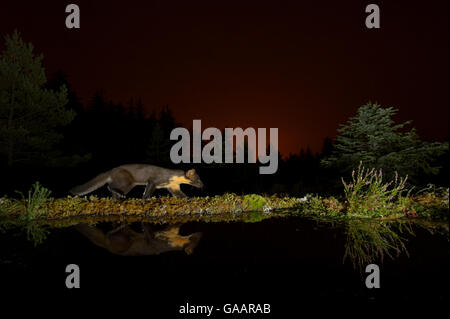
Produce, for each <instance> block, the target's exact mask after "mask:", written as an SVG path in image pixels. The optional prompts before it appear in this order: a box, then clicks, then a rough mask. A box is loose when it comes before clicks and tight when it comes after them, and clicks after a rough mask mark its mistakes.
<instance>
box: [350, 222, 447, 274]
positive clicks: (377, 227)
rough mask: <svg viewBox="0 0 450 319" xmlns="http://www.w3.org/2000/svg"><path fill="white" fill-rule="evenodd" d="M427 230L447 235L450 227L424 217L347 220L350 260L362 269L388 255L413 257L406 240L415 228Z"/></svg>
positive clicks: (381, 260) (354, 265) (390, 256)
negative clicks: (388, 219) (423, 218)
mask: <svg viewBox="0 0 450 319" xmlns="http://www.w3.org/2000/svg"><path fill="white" fill-rule="evenodd" d="M418 227H420V228H423V229H426V230H427V231H429V232H430V233H431V234H445V235H447V236H448V227H446V225H444V224H442V223H433V222H424V221H420V220H395V221H393V220H390V221H387V220H367V219H364V220H361V219H352V220H348V221H346V222H345V233H346V243H345V252H344V258H343V261H344V262H345V260H347V259H348V260H350V262H351V263H352V265H353V267H354V268H357V269H359V270H360V271H362V270H364V268H365V266H367V265H368V264H372V263H382V262H383V260H384V258H385V256H387V257H389V258H391V259H395V258H398V257H399V256H400V255H401V254H402V253H404V254H405V255H406V256H408V257H409V254H408V250H407V247H406V243H407V241H408V237H410V236H415V232H414V229H417V228H418Z"/></svg>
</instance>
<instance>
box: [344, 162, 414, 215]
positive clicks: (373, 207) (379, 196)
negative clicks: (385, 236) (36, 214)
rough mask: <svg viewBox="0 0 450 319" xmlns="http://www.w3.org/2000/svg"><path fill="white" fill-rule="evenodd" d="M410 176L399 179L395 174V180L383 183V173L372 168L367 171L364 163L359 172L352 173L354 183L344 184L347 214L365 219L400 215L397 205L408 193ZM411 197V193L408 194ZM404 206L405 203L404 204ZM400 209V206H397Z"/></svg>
mask: <svg viewBox="0 0 450 319" xmlns="http://www.w3.org/2000/svg"><path fill="white" fill-rule="evenodd" d="M407 179H408V176H406V177H404V178H402V177H399V176H398V174H397V172H396V173H395V179H394V180H393V181H390V182H387V183H385V182H383V172H382V170H381V169H380V170H379V171H377V170H375V168H372V169H371V170H369V169H366V168H365V167H364V166H363V165H362V163H360V164H359V167H358V170H357V171H356V172H355V171H353V172H352V181H351V182H350V183H346V182H345V181H344V179H343V178H342V183H343V184H344V192H345V199H346V204H347V214H348V215H353V216H364V217H385V216H389V215H392V214H395V213H398V209H396V203H398V202H399V200H401V198H402V193H403V192H405V191H406V189H405V183H406V181H407ZM408 195H409V193H408ZM403 204H404V203H403ZM397 208H398V205H397Z"/></svg>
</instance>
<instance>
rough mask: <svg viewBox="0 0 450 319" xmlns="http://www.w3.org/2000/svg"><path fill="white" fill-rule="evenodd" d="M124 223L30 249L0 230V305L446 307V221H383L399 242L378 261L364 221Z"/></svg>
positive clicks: (62, 232) (29, 243)
mask: <svg viewBox="0 0 450 319" xmlns="http://www.w3.org/2000/svg"><path fill="white" fill-rule="evenodd" d="M125 224H128V223H127V222H125V223H124V222H122V223H117V222H116V223H114V224H113V223H111V222H108V223H107V222H103V223H102V222H99V223H97V224H96V225H94V226H93V225H91V226H89V225H88V224H86V223H79V224H78V225H75V226H71V227H65V228H50V229H49V231H50V232H49V234H48V235H47V238H46V239H45V240H44V241H43V243H41V244H38V245H36V246H35V243H34V242H33V240H29V239H27V236H26V234H25V231H24V230H20V229H19V228H10V229H7V230H4V231H3V233H2V234H1V235H0V236H1V239H0V243H1V260H0V276H1V277H0V280H1V287H2V290H3V291H7V292H8V298H6V299H5V298H3V299H2V301H3V302H4V305H5V304H8V303H9V302H10V301H13V300H15V301H17V300H33V301H35V302H36V304H39V305H41V306H42V305H44V304H45V305H48V306H49V307H53V306H55V305H58V306H63V307H68V308H67V309H79V307H81V306H83V305H86V304H90V305H91V306H92V305H97V306H100V308H101V307H103V306H101V305H107V309H108V310H109V311H112V312H114V311H115V310H114V309H122V310H123V307H125V305H127V306H126V307H130V302H131V305H133V308H144V309H145V312H146V313H148V316H146V317H151V316H150V314H156V313H159V316H157V318H206V315H204V314H203V315H185V316H181V315H179V314H178V311H179V307H180V306H181V305H185V304H186V303H189V304H193V305H210V304H211V305H216V306H217V307H222V306H223V305H224V304H226V303H231V304H234V303H238V304H242V303H245V304H248V303H255V304H258V303H259V304H263V303H269V304H271V313H270V314H265V315H261V314H260V315H259V317H261V318H287V316H288V314H295V313H299V312H300V309H301V308H302V307H308V306H309V307H312V306H311V305H312V304H314V305H318V306H317V307H316V306H314V307H316V308H315V309H316V311H317V312H318V313H321V312H322V311H330V310H332V309H330V307H338V308H339V307H341V306H342V307H344V308H343V309H345V307H349V308H354V307H355V306H356V305H363V306H367V307H369V308H373V307H379V306H383V305H390V306H392V305H393V306H396V307H398V308H400V309H401V308H407V309H409V308H410V307H413V306H417V304H421V305H424V306H426V307H428V306H431V308H430V309H435V308H434V306H436V305H445V304H447V303H448V301H449V291H448V284H449V269H450V268H449V245H448V227H447V232H446V231H445V225H444V227H443V228H442V227H434V228H432V229H431V230H430V229H428V228H426V227H423V225H420V224H416V223H410V222H409V221H406V222H405V225H403V226H402V227H401V228H400V230H402V232H400V230H399V229H398V227H397V225H396V224H395V223H394V224H389V223H388V224H389V226H388V227H389V229H390V231H391V230H393V231H394V230H395V234H400V235H401V238H402V239H401V241H400V242H402V243H404V245H405V246H404V248H403V249H400V254H399V255H398V256H397V254H396V253H395V249H398V247H399V242H392V248H390V249H388V250H386V251H385V252H390V253H391V254H392V257H389V256H388V255H387V254H386V253H384V254H381V255H383V256H384V257H383V261H382V260H381V255H377V254H376V252H377V247H378V246H377V243H374V242H372V243H368V242H370V241H371V240H372V241H375V240H376V239H374V238H375V237H376V236H375V237H373V236H370V235H367V233H365V232H368V231H369V232H370V231H371V230H373V229H374V228H376V227H379V226H373V225H369V229H370V230H368V229H364V226H362V227H363V228H362V230H360V228H359V227H360V226H358V225H359V224H358V225H356V224H353V225H350V224H348V223H332V222H326V221H316V220H312V219H309V218H304V217H295V216H290V217H283V218H269V219H265V220H262V221H259V222H253V223H244V222H215V223H212V222H210V223H207V222H202V221H196V222H187V223H184V224H177V225H168V224H162V225H154V224H151V223H148V224H143V225H144V228H145V229H144V228H143V225H142V223H139V222H136V223H131V224H129V225H127V226H125ZM364 225H367V223H366V224H364ZM385 226H386V224H383V225H382V226H380V227H385ZM355 227H356V228H357V230H356V233H357V234H359V235H361V234H363V237H362V238H364V240H363V242H359V243H358V242H357V241H355V239H354V238H355V236H353V235H354V234H355ZM405 227H406V229H407V231H405ZM383 229H384V228H383ZM442 229H444V231H442ZM178 231H179V232H178ZM108 232H109V233H108ZM380 232H382V231H380ZM378 233H379V232H377V234H378ZM193 234H194V235H193ZM352 234H353V235H352ZM146 236H149V237H146ZM356 237H358V236H356ZM385 237H386V236H385ZM387 237H389V236H387ZM358 238H359V237H358ZM367 244H368V245H367ZM355 247H356V249H355ZM361 247H369V248H367V249H366V250H365V251H368V252H369V254H368V256H367V255H366V256H365V257H363V258H361V256H360V255H359V256H358V254H357V253H356V255H355V253H353V254H351V253H350V255H347V257H346V259H345V262H343V257H344V255H345V254H346V250H347V252H348V251H349V249H350V248H353V250H352V251H358V249H360V248H361ZM350 250H351V249H350ZM362 250H363V251H364V248H363V249H362ZM127 254H138V255H139V254H140V255H142V254H143V256H124V255H127ZM358 260H359V261H360V262H361V264H362V265H365V264H367V263H371V262H372V263H375V264H377V265H379V266H380V275H381V276H380V278H381V281H380V282H381V288H379V289H368V288H367V287H366V285H365V278H366V276H367V274H366V273H365V272H364V269H361V266H360V265H358V262H357V261H358ZM354 262H355V264H354ZM68 264H77V265H78V266H79V267H80V284H81V288H80V289H67V288H66V286H65V279H66V276H67V273H66V272H65V268H66V266H67V265H68ZM26 304H27V302H24V305H26ZM331 305H333V306H331ZM341 310H342V309H341ZM222 316H223V317H224V318H232V317H233V318H234V317H236V318H247V317H249V318H250V317H252V318H257V317H258V315H242V314H241V315H225V314H223V313H220V312H217V313H215V314H214V316H211V317H212V318H220V317H222ZM291 317H292V316H291Z"/></svg>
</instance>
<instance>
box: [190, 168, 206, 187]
mask: <svg viewBox="0 0 450 319" xmlns="http://www.w3.org/2000/svg"><path fill="white" fill-rule="evenodd" d="M186 178H187V179H189V181H190V183H189V184H191V185H192V186H195V187H198V188H203V182H202V181H201V180H200V177H199V176H198V175H197V172H196V171H195V169H190V170H188V171H187V172H186Z"/></svg>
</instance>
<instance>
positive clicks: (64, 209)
mask: <svg viewBox="0 0 450 319" xmlns="http://www.w3.org/2000/svg"><path fill="white" fill-rule="evenodd" d="M284 209H291V210H295V212H296V213H294V214H298V215H301V216H313V217H314V216H315V217H325V218H326V217H330V218H333V219H349V218H370V219H397V218H411V219H416V218H420V219H425V220H443V221H448V216H449V203H448V197H446V196H439V195H435V194H421V195H417V196H410V197H406V198H405V197H403V198H402V199H401V200H400V201H396V202H392V203H390V206H389V207H388V209H386V207H385V208H384V209H383V211H381V212H379V211H376V210H370V209H364V210H360V211H355V210H354V208H352V209H350V207H349V203H348V202H346V201H345V200H338V199H336V198H334V197H328V198H321V197H318V196H315V197H313V196H306V197H303V198H297V197H280V196H276V195H274V196H261V195H256V194H251V195H244V196H239V195H235V194H225V195H221V196H212V197H192V198H174V197H153V198H150V199H148V200H146V201H142V200H141V199H126V200H114V199H111V198H97V197H95V196H89V197H70V196H68V197H66V198H51V197H50V198H43V199H42V200H41V201H40V202H39V203H32V210H30V203H29V199H25V198H22V199H21V200H18V199H8V198H0V213H1V214H2V215H3V216H5V217H8V218H13V219H14V218H23V217H25V216H26V217H27V219H33V220H57V219H63V218H68V217H81V216H98V217H107V216H124V217H131V216H135V217H138V218H151V219H158V218H161V219H168V218H170V217H171V216H177V217H181V216H191V217H203V218H205V219H206V218H207V217H208V216H217V215H220V214H231V215H244V216H248V217H249V216H250V215H251V213H255V212H256V213H261V214H262V215H267V216H270V215H271V214H273V213H274V212H276V211H280V210H284ZM291 214H292V213H291ZM256 215H258V216H259V215H260V214H254V216H256Z"/></svg>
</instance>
